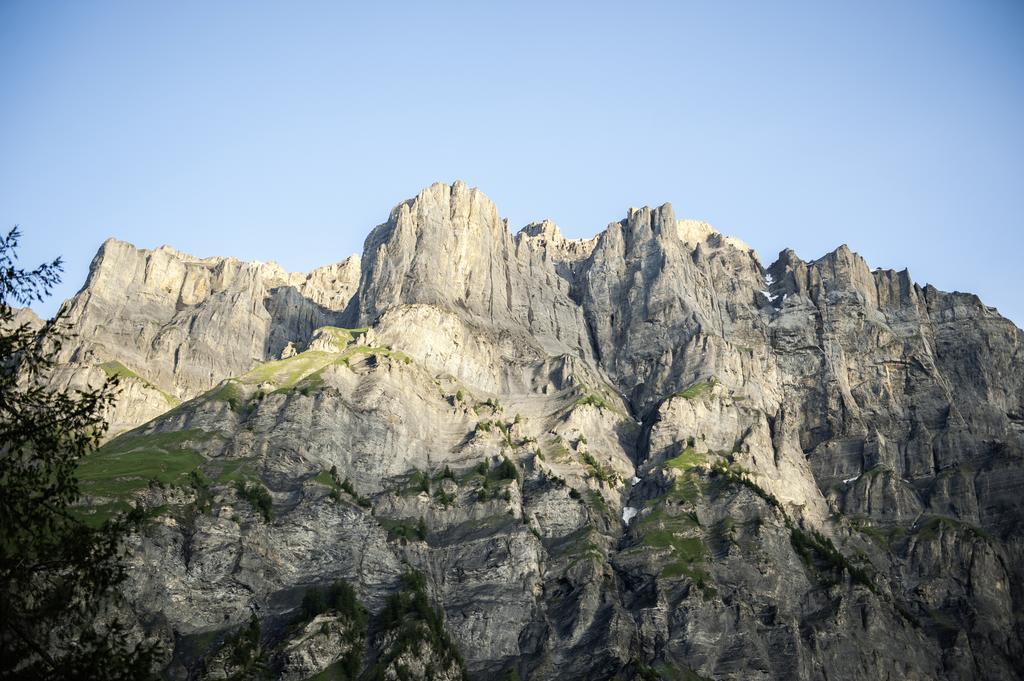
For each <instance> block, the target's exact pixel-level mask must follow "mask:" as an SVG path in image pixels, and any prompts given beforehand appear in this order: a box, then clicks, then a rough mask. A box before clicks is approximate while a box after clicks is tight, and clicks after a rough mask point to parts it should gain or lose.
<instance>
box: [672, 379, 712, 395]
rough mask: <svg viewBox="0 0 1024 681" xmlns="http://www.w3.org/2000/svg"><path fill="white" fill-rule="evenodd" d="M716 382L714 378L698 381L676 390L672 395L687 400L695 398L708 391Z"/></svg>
mask: <svg viewBox="0 0 1024 681" xmlns="http://www.w3.org/2000/svg"><path fill="white" fill-rule="evenodd" d="M717 383H718V381H716V380H715V379H714V378H712V379H711V380H710V381H702V382H700V383H694V384H693V385H691V386H689V387H688V388H684V389H682V390H679V391H677V392H674V393H672V397H682V398H683V399H687V400H695V399H697V398H698V397H700V396H701V395H703V394H704V393H706V392H708V391H709V390H711V389H712V388H714V387H715V385H716V384H717Z"/></svg>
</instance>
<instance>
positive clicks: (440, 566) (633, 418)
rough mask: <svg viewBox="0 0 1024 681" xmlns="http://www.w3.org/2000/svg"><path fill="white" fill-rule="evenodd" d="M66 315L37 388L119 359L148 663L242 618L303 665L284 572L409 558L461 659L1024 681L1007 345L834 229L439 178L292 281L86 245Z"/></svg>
mask: <svg viewBox="0 0 1024 681" xmlns="http://www.w3.org/2000/svg"><path fill="white" fill-rule="evenodd" d="M108 251H109V252H108ZM101 256H102V257H101ZM94 274H95V278H94V277H93V275H94ZM62 310H63V312H64V313H65V316H66V319H67V321H68V323H69V324H70V325H71V327H72V328H73V329H74V330H75V331H76V332H77V333H78V334H79V337H80V338H79V342H77V343H76V344H73V345H70V346H68V347H67V348H65V350H64V351H62V355H61V356H60V357H59V358H58V359H59V361H60V368H59V370H58V371H57V372H56V374H55V377H54V379H53V382H54V384H55V385H57V386H60V387H69V386H70V387H73V386H76V385H94V384H95V383H96V382H97V381H98V380H100V379H101V378H103V377H104V376H106V375H111V374H114V375H119V376H121V377H122V379H123V380H122V389H123V393H122V395H121V399H120V401H119V404H118V406H117V407H116V409H115V411H114V412H113V413H112V414H111V419H110V420H111V422H112V424H113V429H114V430H115V433H114V434H116V435H118V437H115V438H114V439H113V440H112V441H111V442H110V443H108V444H107V445H106V446H105V447H104V448H102V449H101V450H100V451H99V452H98V453H97V455H96V456H97V463H96V464H95V465H93V466H92V468H88V475H87V476H86V477H85V479H84V482H83V484H84V489H85V491H86V494H87V506H86V509H92V510H91V511H87V512H92V513H97V514H102V513H104V512H112V511H113V510H116V509H117V508H119V507H122V506H123V504H125V503H137V504H141V505H143V506H144V507H146V508H149V509H151V510H152V512H153V514H154V519H153V521H152V523H151V524H150V525H148V526H147V527H146V528H145V529H144V530H143V531H141V532H140V534H139V535H138V536H137V537H136V538H134V540H133V542H134V544H133V548H134V550H135V557H134V558H133V560H134V561H135V567H134V569H133V573H132V580H131V583H130V588H129V591H128V594H127V599H128V601H129V603H130V604H131V611H132V612H133V613H134V615H135V616H136V617H137V618H138V621H139V627H140V629H141V630H144V631H146V632H147V633H148V635H151V636H156V637H158V638H160V639H161V640H163V641H164V642H165V643H167V644H168V646H169V649H170V650H171V651H172V654H171V656H170V657H169V658H168V659H167V660H166V662H167V663H168V668H167V673H168V674H169V675H170V676H171V677H172V678H225V676H210V675H209V669H207V670H206V671H203V669H204V665H205V664H206V663H204V660H211V659H214V658H216V659H218V660H220V659H221V658H222V657H223V656H224V654H223V651H224V650H225V646H229V644H230V641H229V639H230V636H229V634H230V633H231V632H232V631H234V630H236V629H237V628H238V627H239V626H242V625H243V624H244V623H245V622H247V621H248V614H249V613H250V612H251V611H256V612H259V613H260V619H261V621H262V622H263V626H264V632H263V637H262V639H261V646H262V650H263V652H262V653H261V654H265V655H266V663H267V664H268V665H270V666H271V667H273V668H274V669H276V670H277V671H276V673H278V674H279V675H281V678H309V676H312V675H313V674H314V673H319V672H322V671H324V670H325V669H326V668H327V667H328V666H329V664H333V663H328V664H324V665H320V663H319V662H316V663H309V664H310V665H312V667H308V666H307V667H304V669H306V670H307V671H309V672H310V673H309V674H308V675H306V676H303V674H305V673H306V672H302V673H300V672H298V671H295V670H292V671H288V670H289V669H290V667H289V665H290V664H292V663H291V662H289V661H288V660H291V659H294V658H295V656H294V655H292V654H291V653H288V654H285V652H284V651H285V650H291V651H294V650H295V646H300V647H302V646H307V647H308V646H310V645H313V644H312V643H310V641H311V640H312V639H311V638H310V636H309V635H308V632H307V634H304V636H305V638H302V640H301V641H300V640H298V639H295V638H294V636H295V632H294V631H293V629H292V628H291V625H290V624H289V622H290V621H291V620H290V619H289V618H292V617H293V616H294V613H295V608H296V607H297V603H298V600H301V592H302V590H303V589H308V588H312V587H313V586H315V585H317V584H324V583H326V582H329V581H331V580H334V579H339V578H340V579H344V580H346V581H348V582H350V583H351V584H352V585H353V587H354V588H355V592H356V593H357V594H358V596H359V597H360V598H361V599H362V600H363V602H365V603H366V605H367V607H368V608H369V609H370V611H371V613H376V612H379V611H380V609H381V608H382V607H383V604H384V603H385V602H386V600H387V598H388V597H389V595H390V594H393V593H395V592H396V589H399V588H400V587H399V584H400V583H404V582H402V577H401V576H402V575H403V574H404V573H405V572H406V571H408V570H409V569H413V570H416V571H418V572H419V573H420V574H422V575H423V576H424V582H423V588H424V589H425V590H426V592H425V593H427V594H428V595H429V599H430V602H431V603H433V604H435V605H436V607H438V608H440V610H441V611H443V613H444V616H445V617H444V626H445V631H446V632H447V634H446V636H448V635H450V639H451V644H452V645H454V646H455V647H456V648H457V649H459V650H461V651H462V655H463V656H464V658H465V660H464V663H460V664H464V667H459V669H462V668H464V669H465V670H466V671H468V673H469V675H470V676H471V677H473V678H491V677H493V676H495V675H497V674H499V673H503V672H505V671H507V670H511V669H514V670H516V671H517V672H518V673H519V675H520V676H521V677H524V678H537V679H548V678H555V677H566V678H595V679H596V678H609V679H610V678H654V677H652V676H650V675H651V674H655V675H658V674H660V675H661V676H662V677H663V678H674V677H673V676H672V674H679V675H684V674H699V675H702V676H705V677H713V678H736V679H739V678H787V679H789V678H792V679H824V678H830V679H836V678H848V679H854V678H864V677H865V676H871V677H872V678H949V679H953V678H971V677H972V676H984V677H987V678H1019V672H1020V670H1019V668H1018V665H1017V664H1016V663H1015V660H1019V659H1021V657H1022V654H1024V620H1022V618H1021V616H1020V615H1019V614H1018V613H1019V612H1021V611H1022V610H1021V608H1020V607H1019V606H1020V605H1021V604H1022V601H1024V579H1022V576H1024V506H1022V503H1024V502H1022V500H1021V499H1020V498H1019V494H1018V493H1017V492H1016V490H1019V489H1020V487H1021V485H1024V464H1022V461H1024V458H1022V457H1024V362H1022V359H1024V355H1022V353H1024V349H1022V348H1024V333H1022V332H1021V330H1020V329H1018V328H1017V327H1015V326H1014V325H1013V324H1012V323H1011V322H1009V321H1008V320H1005V319H1003V318H1002V317H1000V316H999V315H998V314H997V313H996V312H995V311H993V310H992V309H990V308H987V307H986V306H984V305H983V304H982V303H981V301H980V300H979V299H978V298H977V297H976V296H973V295H972V294H960V293H944V292H941V291H938V290H937V289H935V288H934V287H930V286H924V287H922V286H920V285H918V284H915V283H914V282H913V281H912V280H911V279H910V276H909V273H908V272H907V271H906V270H903V271H900V272H896V271H894V270H878V269H876V270H871V269H869V267H868V265H867V263H866V262H865V261H864V259H863V258H861V257H860V256H859V255H857V254H856V253H854V252H853V251H852V250H850V248H849V247H847V246H845V245H842V246H840V247H838V248H836V249H835V250H833V251H831V252H829V253H827V254H825V255H824V256H822V257H821V258H818V259H817V260H813V261H809V262H808V261H803V260H801V259H800V258H798V257H797V256H796V254H795V253H794V252H792V251H790V250H788V249H787V250H784V251H782V252H781V253H780V255H779V257H778V258H777V259H776V260H775V262H773V263H772V264H771V265H769V266H768V267H767V268H765V267H764V266H763V265H762V264H761V263H760V261H759V260H758V257H757V254H756V253H755V252H754V251H753V249H750V248H749V246H747V245H746V244H743V243H742V242H741V241H739V240H737V239H734V238H732V237H725V236H723V235H721V234H718V233H717V232H714V231H713V230H712V229H711V228H710V226H707V225H706V224H705V223H700V222H696V221H680V220H678V219H677V218H676V216H675V213H674V210H673V209H672V206H671V205H670V204H663V205H662V206H659V207H656V208H649V207H645V208H637V209H630V210H629V211H628V212H627V215H626V217H625V218H624V219H622V220H620V221H617V222H612V223H610V224H609V225H608V227H607V228H606V229H605V230H604V231H602V232H600V233H599V234H598V235H596V236H595V237H593V238H591V239H586V240H568V239H565V238H564V237H563V236H562V235H561V233H560V231H559V230H558V228H557V226H556V225H554V223H551V222H550V221H542V222H539V223H531V224H530V225H527V226H526V227H524V228H522V229H521V230H519V231H518V232H517V233H515V234H512V233H511V232H510V231H509V229H508V225H507V222H506V221H505V220H503V219H501V217H500V215H499V214H498V211H497V208H496V207H495V206H494V204H493V203H492V202H491V201H490V200H489V199H487V197H486V196H485V195H484V194H483V193H482V192H480V191H479V190H476V189H470V188H469V187H468V186H466V185H465V184H464V183H461V182H456V183H455V184H452V185H447V184H443V183H437V184H434V185H431V186H430V187H428V188H426V189H424V190H423V191H421V192H420V193H419V194H417V196H416V197H414V198H412V199H409V200H407V201H404V202H402V203H400V204H398V205H397V206H396V207H395V208H394V209H393V210H392V211H391V213H390V214H389V218H388V220H387V221H386V222H384V223H382V224H381V225H378V226H377V227H376V228H374V230H372V231H371V232H370V234H369V235H368V236H367V239H366V242H365V244H364V252H363V254H362V256H361V257H357V256H353V257H350V258H349V259H346V260H345V261H342V262H340V263H336V264H334V265H329V266H325V267H322V268H317V269H316V270H313V271H312V272H311V273H309V274H289V273H286V272H284V270H282V269H281V268H280V267H279V266H276V265H274V264H266V263H243V262H241V261H237V260H234V259H231V258H206V259H197V258H191V257H190V256H179V255H178V254H177V252H175V251H173V249H155V250H152V251H145V250H140V249H134V248H133V247H129V246H128V245H125V244H123V243H122V242H117V241H108V242H105V244H104V247H103V248H101V251H100V254H98V255H97V258H96V260H94V267H93V269H91V271H90V279H89V282H88V283H87V286H86V287H84V288H83V290H82V291H81V292H80V293H79V294H78V295H76V296H75V298H73V299H71V300H70V301H68V303H66V304H65V306H64V307H63V308H62ZM86 465H87V466H88V462H87V464H86ZM123 466H128V469H127V470H128V472H127V473H126V472H125V471H126V469H125V468H124V467H123ZM132 466H136V467H138V472H137V473H132V472H131V471H132V470H135V469H132V468H131V467H132ZM151 470H152V471H156V473H155V479H156V481H157V482H159V484H147V481H146V479H145V475H147V474H148V473H147V471H151ZM190 471H199V472H200V475H201V478H202V479H204V480H206V483H204V484H203V485H200V484H199V483H196V482H195V481H194V480H192V479H191V478H189V477H188V474H189V472H190ZM236 483H237V484H236ZM342 483H344V484H342ZM204 485H205V486H204ZM249 486H256V487H259V488H260V489H263V490H265V491H266V492H267V495H268V496H267V499H268V501H267V504H269V506H267V504H264V506H260V505H258V504H256V503H255V502H253V501H252V499H255V498H256V497H252V499H250V497H249V496H247V495H248V494H250V492H249V491H248V490H249V489H250V487H249ZM253 489H255V487H253ZM204 499H205V500H206V501H205V502H204V501H203V500H204ZM260 503H261V504H262V503H263V502H260ZM261 508H263V509H264V510H263V511H261V510H260V509H261ZM98 517H99V516H98ZM403 588H404V587H403ZM375 621H376V620H374V619H373V618H371V631H370V633H369V634H367V638H366V641H365V642H366V646H367V650H368V655H369V656H370V659H382V660H391V662H389V663H388V664H390V665H391V667H389V668H388V669H390V671H387V672H385V678H390V676H388V674H391V675H398V674H399V673H400V672H399V669H398V665H399V664H406V663H408V660H406V662H405V663H399V662H398V661H397V660H399V659H402V656H401V655H399V654H398V653H395V655H391V653H389V651H392V649H391V647H390V646H392V645H393V644H394V641H392V640H391V639H390V638H388V637H387V636H385V635H383V634H381V633H380V632H378V633H376V634H375V633H374V631H377V630H376V629H374V627H375V626H376V625H374V624H372V623H373V622H375ZM211 636H212V637H213V639H215V641H216V642H217V643H214V644H212V645H211V644H210V643H209V639H210V637H211ZM204 637H205V638H204ZM314 638H315V637H314ZM442 638H443V637H442ZM200 640H206V641H207V643H206V644H204V645H205V647H204V646H203V645H199V644H198V643H197V642H198V641H200ZM440 640H441V639H438V638H436V637H434V638H433V639H431V640H430V641H425V642H423V643H422V644H421V645H422V646H424V647H423V648H422V650H423V651H424V655H425V656H426V657H430V655H435V654H436V655H437V656H439V657H438V659H442V658H443V659H445V660H449V661H450V658H448V657H446V656H445V655H443V654H441V652H439V651H438V650H436V649H435V648H436V646H438V645H440V643H439V641H440ZM739 641H743V642H745V644H743V645H739V644H738V643H737V642H739ZM316 646H321V648H322V647H323V646H326V649H327V650H333V649H337V650H339V651H340V650H341V649H342V647H339V646H340V644H338V643H336V642H335V643H330V642H322V641H321V642H319V643H316ZM316 646H314V647H316ZM332 646H334V648H332ZM431 646H434V648H432V647H431ZM317 650H320V652H321V653H323V650H321V649H320V648H317ZM346 650H347V649H346ZM218 651H220V652H218ZM431 651H433V652H431ZM392 652H394V651H392ZM340 654H341V653H340V652H339V655H340ZM346 654H347V653H346ZM217 656H220V657H217ZM300 657H302V656H300ZM311 657H312V658H316V659H320V658H318V657H317V655H315V654H313V653H310V654H309V655H305V657H303V659H305V660H306V661H307V662H308V661H309V659H310V658H311ZM321 657H322V656H321ZM327 657H328V658H329V657H330V655H328V656H327ZM324 659H327V658H324ZM322 661H323V660H321V662H322ZM218 664H220V662H218ZM303 664H306V662H304V663H303ZM445 664H448V663H447V662H446V663H445ZM317 665H320V666H319V667H317ZM207 666H208V665H207ZM313 667H317V669H315V670H313V669H312V668H313ZM452 669H455V667H451V666H450V665H449V666H448V667H446V670H447V671H445V672H444V673H443V674H441V675H440V676H437V678H454V677H453V676H451V674H454V673H455V672H453V671H452ZM659 670H662V671H659ZM664 670H669V671H664ZM365 671H366V672H367V673H369V669H367V670H365ZM663 671H664V673H662V672H663ZM421 672H422V674H426V673H427V672H426V671H425V670H421ZM231 673H235V672H231ZM231 673H228V672H225V674H226V675H227V676H230V675H231ZM459 673H461V672H459ZM445 674H447V676H445ZM687 678H692V677H687Z"/></svg>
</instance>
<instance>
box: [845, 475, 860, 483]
mask: <svg viewBox="0 0 1024 681" xmlns="http://www.w3.org/2000/svg"><path fill="white" fill-rule="evenodd" d="M858 479H860V476H859V475H855V476H853V477H852V478H847V479H846V480H843V484H844V485H848V484H850V483H851V482H853V481H854V480H858Z"/></svg>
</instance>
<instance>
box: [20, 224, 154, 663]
mask: <svg viewBox="0 0 1024 681" xmlns="http://www.w3.org/2000/svg"><path fill="white" fill-rule="evenodd" d="M19 237H20V234H19V232H18V229H17V228H14V229H12V230H11V231H10V232H9V233H8V234H7V235H6V236H5V237H2V238H0V679H97V680H98V679H148V678H154V675H153V673H152V671H151V670H152V668H153V661H154V657H155V655H156V652H157V651H156V648H155V646H154V645H152V644H146V643H144V642H141V641H140V640H139V637H138V636H137V635H136V636H133V635H132V632H131V629H130V628H129V627H128V626H127V625H126V624H125V623H124V622H123V621H122V620H120V619H118V616H117V613H118V612H119V610H118V605H119V604H118V601H117V599H118V595H119V594H118V590H117V587H118V585H119V584H121V583H122V581H123V580H124V579H125V567H124V555H125V549H124V548H123V538H124V536H125V534H126V533H127V532H128V531H129V530H130V527H131V525H132V524H133V523H135V522H137V520H138V517H137V516H138V514H137V513H131V514H128V515H127V516H124V517H120V518H116V519H114V520H110V521H107V522H106V523H105V524H104V525H103V526H102V527H99V528H94V527H90V526H88V525H86V524H85V523H83V522H82V521H81V520H80V519H79V518H77V517H76V516H75V515H74V514H73V512H72V510H73V505H74V504H75V502H76V501H78V500H79V496H80V495H79V489H78V481H77V480H76V478H75V470H76V468H77V466H78V462H79V460H80V459H81V458H82V457H83V456H86V455H87V454H88V453H89V452H91V451H92V450H93V449H95V448H96V446H97V445H98V444H99V441H100V439H101V438H102V436H103V434H104V432H105V431H106V427H107V424H106V423H105V421H104V419H103V416H102V415H103V413H104V410H105V409H106V408H107V407H108V406H109V405H110V404H112V402H113V399H114V391H115V388H116V379H113V380H108V381H107V382H106V383H105V384H104V385H103V386H101V387H100V388H98V389H96V390H87V391H73V392H60V391H54V390H51V389H49V388H48V387H47V386H46V381H45V378H46V375H47V372H48V371H50V370H51V369H52V367H53V357H54V356H55V355H56V353H57V352H59V350H60V347H61V344H62V342H63V341H64V340H65V339H66V338H67V332H66V330H64V329H63V326H62V322H61V321H60V318H59V315H58V317H57V319H55V320H51V321H49V322H45V323H44V324H43V325H42V327H41V328H40V327H39V326H38V325H37V324H32V323H28V322H26V323H23V324H18V323H16V315H15V310H14V308H13V307H12V303H19V304H21V305H27V304H29V303H32V302H36V301H41V300H43V298H44V297H46V296H48V295H49V294H50V291H51V289H52V287H53V285H55V284H56V283H58V282H59V281H60V272H61V269H62V266H61V261H60V259H57V260H54V261H53V262H51V263H46V264H43V265H40V266H39V267H37V268H35V269H33V270H24V269H21V268H19V267H17V254H16V251H17V247H18V239H19Z"/></svg>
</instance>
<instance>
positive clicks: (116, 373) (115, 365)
mask: <svg viewBox="0 0 1024 681" xmlns="http://www.w3.org/2000/svg"><path fill="white" fill-rule="evenodd" d="M99 368H100V369H102V370H103V373H105V374H106V375H107V378H116V379H118V380H119V381H129V380H131V381H138V382H139V383H141V384H142V385H144V386H145V387H147V388H149V389H150V390H155V391H157V392H158V393H160V395H161V396H162V397H163V398H164V400H165V401H166V402H167V404H168V405H170V406H172V407H175V406H177V405H179V404H181V400H179V399H178V398H176V397H174V396H173V395H171V394H170V393H168V392H167V391H165V390H163V389H161V388H160V387H158V386H157V385H156V384H154V383H153V382H151V381H147V380H146V379H145V378H143V377H142V376H139V375H138V374H137V373H135V372H134V371H132V370H131V369H129V368H128V367H126V366H125V365H124V364H121V363H120V362H118V361H117V360H113V361H111V362H104V363H103V364H100V365H99Z"/></svg>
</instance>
